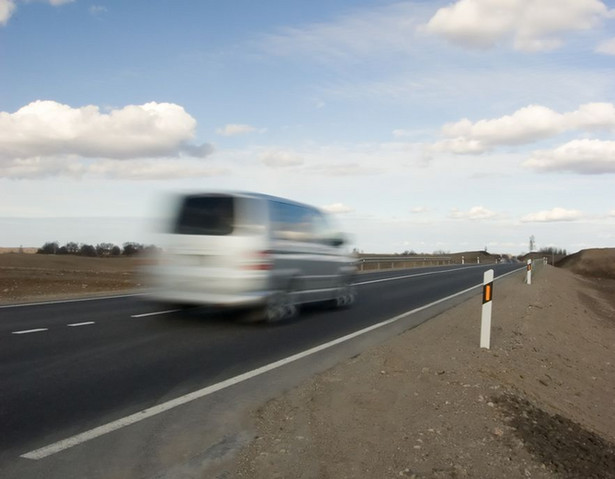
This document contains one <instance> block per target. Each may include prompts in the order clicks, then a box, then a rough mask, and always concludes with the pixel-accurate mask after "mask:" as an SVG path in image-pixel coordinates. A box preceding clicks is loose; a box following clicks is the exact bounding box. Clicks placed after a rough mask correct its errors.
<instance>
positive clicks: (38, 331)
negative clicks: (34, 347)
mask: <svg viewBox="0 0 615 479" xmlns="http://www.w3.org/2000/svg"><path fill="white" fill-rule="evenodd" d="M41 331H48V328H36V329H25V330H23V331H11V334H29V333H40V332H41Z"/></svg>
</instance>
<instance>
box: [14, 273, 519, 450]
mask: <svg viewBox="0 0 615 479" xmlns="http://www.w3.org/2000/svg"><path fill="white" fill-rule="evenodd" d="M522 269H523V268H519V269H516V270H513V271H510V272H508V273H506V274H503V275H501V276H498V277H497V278H496V281H497V280H498V279H501V278H503V277H505V276H508V275H509V274H512V273H515V272H517V271H521V270H522ZM482 286H483V284H482V283H479V284H477V285H474V286H471V287H470V288H467V289H464V290H463V291H459V292H457V293H455V294H452V295H450V296H447V297H446V298H442V299H439V300H437V301H434V302H432V303H429V304H426V305H424V306H421V307H419V308H416V309H413V310H410V311H407V312H405V313H402V314H400V315H397V316H395V317H393V318H390V319H387V320H385V321H383V322H381V323H378V324H373V325H372V326H369V327H367V328H364V329H361V330H359V331H355V332H354V333H350V334H347V335H345V336H342V337H340V338H337V339H334V340H332V341H329V342H326V343H324V344H321V345H320V346H316V347H313V348H311V349H307V350H305V351H303V352H300V353H297V354H294V355H292V356H289V357H287V358H284V359H280V360H278V361H275V362H273V363H270V364H266V365H265V366H261V367H260V368H257V369H253V370H252V371H248V372H245V373H243V374H239V375H238V376H234V377H232V378H229V379H226V380H224V381H221V382H219V383H216V384H212V385H211V386H207V387H205V388H203V389H199V390H198V391H194V392H192V393H189V394H186V395H184V396H181V397H178V398H176V399H172V400H170V401H167V402H165V403H162V404H159V405H157V406H153V407H151V408H147V409H143V410H141V411H139V412H137V413H134V414H131V415H130V416H126V417H123V418H121V419H118V420H116V421H112V422H110V423H107V424H104V425H102V426H99V427H96V428H94V429H90V430H89V431H85V432H83V433H81V434H76V435H74V436H71V437H69V438H66V439H63V440H61V441H58V442H55V443H53V444H50V445H48V446H45V447H42V448H40V449H36V450H34V451H30V452H28V453H25V454H22V455H21V456H20V457H23V458H25V459H34V460H39V459H43V458H45V457H47V456H51V455H53V454H57V453H58V452H61V451H64V450H66V449H69V448H71V447H73V446H77V445H79V444H83V443H84V442H87V441H90V440H92V439H95V438H97V437H100V436H103V435H105V434H108V433H110V432H113V431H117V430H118V429H122V428H124V427H126V426H130V425H131V424H135V423H137V422H140V421H143V420H144V419H148V418H150V417H152V416H156V415H158V414H161V413H163V412H166V411H169V410H170V409H174V408H176V407H178V406H182V405H184V404H186V403H189V402H192V401H195V400H197V399H201V398H203V397H205V396H209V395H210V394H213V393H215V392H218V391H221V390H222V389H226V388H228V387H230V386H234V385H235V384H239V383H241V382H243V381H246V380H248V379H252V378H254V377H256V376H260V375H262V374H264V373H267V372H269V371H272V370H274V369H277V368H280V367H282V366H285V365H287V364H290V363H292V362H295V361H298V360H299V359H303V358H305V357H308V356H311V355H313V354H315V353H318V352H320V351H323V350H325V349H329V348H331V347H333V346H336V345H338V344H341V343H344V342H346V341H348V340H350V339H354V338H356V337H357V336H361V335H363V334H365V333H368V332H370V331H373V330H375V329H379V328H382V327H383V326H387V325H389V324H392V323H394V322H396V321H399V320H400V319H403V318H406V317H408V316H411V315H413V314H416V313H418V312H420V311H423V310H425V309H428V308H431V307H433V306H436V305H438V304H440V303H443V302H445V301H448V300H450V299H453V298H455V297H457V296H461V295H463V294H465V293H468V292H470V291H472V290H474V289H477V288H482Z"/></svg>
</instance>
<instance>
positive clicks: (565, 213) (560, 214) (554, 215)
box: [521, 208, 582, 223]
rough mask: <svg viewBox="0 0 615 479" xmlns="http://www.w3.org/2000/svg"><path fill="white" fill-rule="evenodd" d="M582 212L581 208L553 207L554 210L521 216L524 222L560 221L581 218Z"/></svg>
mask: <svg viewBox="0 0 615 479" xmlns="http://www.w3.org/2000/svg"><path fill="white" fill-rule="evenodd" d="M581 216H582V213H581V212H580V211H579V210H566V209H564V208H553V209H552V210H544V211H538V212H536V213H530V214H528V215H526V216H524V217H522V218H521V222H522V223H551V222H558V221H575V220H578V219H580V218H581Z"/></svg>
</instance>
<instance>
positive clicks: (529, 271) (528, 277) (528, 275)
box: [525, 259, 532, 284]
mask: <svg viewBox="0 0 615 479" xmlns="http://www.w3.org/2000/svg"><path fill="white" fill-rule="evenodd" d="M525 282H526V283H527V284H532V260H531V259H528V260H527V273H526V274H525Z"/></svg>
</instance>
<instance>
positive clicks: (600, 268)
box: [556, 248, 615, 279]
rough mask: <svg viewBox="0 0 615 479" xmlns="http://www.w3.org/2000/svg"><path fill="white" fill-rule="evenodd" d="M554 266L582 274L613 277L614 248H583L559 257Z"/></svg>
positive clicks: (614, 275)
mask: <svg viewBox="0 0 615 479" xmlns="http://www.w3.org/2000/svg"><path fill="white" fill-rule="evenodd" d="M556 266H557V267H558V268H566V269H569V270H571V271H572V272H573V273H576V274H581V275H583V276H590V277H594V278H611V279H615V248H594V249H584V250H581V251H579V252H578V253H575V254H571V255H568V256H566V257H565V258H563V259H561V260H560V261H558V262H557V263H556Z"/></svg>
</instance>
